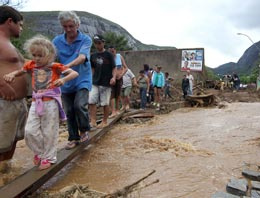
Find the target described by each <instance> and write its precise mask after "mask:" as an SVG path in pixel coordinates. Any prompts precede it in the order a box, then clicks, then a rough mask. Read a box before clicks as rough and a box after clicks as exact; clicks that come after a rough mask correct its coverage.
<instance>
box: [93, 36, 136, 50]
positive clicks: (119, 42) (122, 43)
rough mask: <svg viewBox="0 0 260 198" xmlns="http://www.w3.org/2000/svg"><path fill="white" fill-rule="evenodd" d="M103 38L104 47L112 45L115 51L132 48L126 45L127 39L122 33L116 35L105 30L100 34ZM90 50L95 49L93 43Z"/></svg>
mask: <svg viewBox="0 0 260 198" xmlns="http://www.w3.org/2000/svg"><path fill="white" fill-rule="evenodd" d="M102 36H103V37H104V39H105V41H106V42H105V45H106V46H105V48H108V47H109V46H114V47H115V49H116V50H117V51H126V50H131V49H132V48H131V47H130V46H129V45H128V40H127V39H126V38H125V36H124V35H117V34H116V33H114V32H106V33H105V34H103V35H102ZM91 51H95V47H94V45H92V47H91Z"/></svg>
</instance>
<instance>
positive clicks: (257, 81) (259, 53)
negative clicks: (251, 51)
mask: <svg viewBox="0 0 260 198" xmlns="http://www.w3.org/2000/svg"><path fill="white" fill-rule="evenodd" d="M237 35H242V36H245V37H247V38H248V39H249V41H251V43H253V45H254V46H255V47H256V49H257V51H258V56H259V55H260V48H259V47H258V46H257V45H256V44H255V42H254V41H253V40H252V39H251V38H250V36H248V35H247V34H243V33H237ZM258 67H259V73H258V77H257V79H256V90H258V89H260V65H258Z"/></svg>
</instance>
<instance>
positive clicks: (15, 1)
mask: <svg viewBox="0 0 260 198" xmlns="http://www.w3.org/2000/svg"><path fill="white" fill-rule="evenodd" d="M26 2H27V0H0V5H1V6H2V5H8V6H12V7H14V8H16V9H18V8H21V7H22V6H23V5H24V4H25V3H26Z"/></svg>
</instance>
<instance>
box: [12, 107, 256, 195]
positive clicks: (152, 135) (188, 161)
mask: <svg viewBox="0 0 260 198" xmlns="http://www.w3.org/2000/svg"><path fill="white" fill-rule="evenodd" d="M259 109H260V103H231V104H227V106H226V107H225V108H221V109H219V108H182V109H178V110H176V111H173V112H171V113H169V114H166V115H158V116H156V117H155V118H153V119H152V120H151V121H148V122H146V123H144V124H138V125H137V124H117V125H115V126H114V127H113V128H112V129H111V130H110V131H109V132H108V133H107V134H106V135H105V136H103V137H102V139H101V140H100V141H99V142H98V143H96V144H95V145H93V146H92V147H90V148H89V149H88V150H87V151H86V152H84V153H83V154H82V155H81V156H80V157H79V158H78V159H77V160H75V161H74V162H72V163H71V164H72V165H70V168H67V171H65V172H66V173H65V174H63V176H62V177H60V178H59V179H57V181H56V182H55V183H54V184H52V187H51V188H50V189H48V190H50V191H57V190H60V189H61V188H63V187H65V186H69V185H73V184H75V183H78V184H86V185H88V186H89V187H90V188H91V189H95V190H97V191H102V192H107V193H108V192H112V191H115V190H117V189H121V188H122V187H124V186H126V185H129V184H131V183H133V182H135V181H136V180H138V179H139V178H142V177H143V176H145V175H146V174H148V173H149V172H150V171H152V170H156V173H155V174H153V175H152V176H151V177H149V178H148V179H147V180H146V181H145V182H146V183H149V182H152V181H154V180H156V179H159V180H160V182H159V183H156V184H153V185H151V186H148V187H146V188H144V189H142V190H140V191H139V192H138V196H137V197H142V198H143V197H149V198H150V197H160V198H164V197H165V198H169V197H171V198H177V197H178V198H179V197H187V198H191V197H192V198H204V197H205V198H206V197H211V196H212V194H214V193H215V192H216V191H225V187H226V184H227V182H228V181H229V179H231V178H232V177H236V178H240V177H241V171H242V170H243V169H244V168H246V167H247V166H248V164H251V166H253V165H257V164H260V163H259V159H260V152H259V150H260V149H259V145H260V122H259V120H260V110H259ZM17 152H19V151H17ZM14 160H15V159H14Z"/></svg>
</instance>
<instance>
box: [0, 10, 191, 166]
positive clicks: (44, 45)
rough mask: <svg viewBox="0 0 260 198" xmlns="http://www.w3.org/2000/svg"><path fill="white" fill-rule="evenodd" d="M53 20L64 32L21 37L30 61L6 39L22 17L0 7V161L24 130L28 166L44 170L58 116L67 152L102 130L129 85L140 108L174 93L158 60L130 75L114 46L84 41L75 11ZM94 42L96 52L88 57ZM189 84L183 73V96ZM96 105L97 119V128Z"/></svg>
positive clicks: (125, 99) (52, 153)
mask: <svg viewBox="0 0 260 198" xmlns="http://www.w3.org/2000/svg"><path fill="white" fill-rule="evenodd" d="M58 20H59V21H60V24H61V26H62V28H63V30H64V33H63V34H60V35H57V36H56V37H55V38H54V39H53V40H52V41H50V40H49V39H48V38H46V37H44V36H42V35H36V36H34V37H33V38H31V39H29V40H28V41H26V43H25V45H24V50H25V51H26V52H27V54H28V56H29V57H30V59H31V60H30V61H26V62H25V61H24V59H23V57H22V55H21V54H20V53H19V52H18V51H17V50H15V48H14V46H13V45H12V44H11V41H10V39H11V38H12V37H17V38H18V37H19V36H20V33H21V31H22V27H23V16H22V15H21V14H20V13H19V12H18V11H16V10H15V9H13V8H12V7H9V6H0V43H1V45H0V54H1V57H3V58H1V60H0V67H1V70H0V77H1V78H0V98H1V99H0V109H1V114H0V117H1V119H0V139H1V142H0V161H3V160H7V159H11V158H12V156H13V152H14V150H15V145H16V142H17V141H18V140H19V139H21V138H22V137H23V134H24V137H25V141H26V144H27V145H28V147H29V148H30V149H31V150H32V152H33V153H34V157H33V163H34V164H35V165H36V166H39V170H43V169H47V168H49V167H50V166H51V164H54V163H56V162H57V143H58V135H59V134H58V129H59V120H66V121H67V126H68V133H69V137H68V143H67V145H66V149H72V148H74V147H76V146H77V145H79V144H80V143H84V142H86V141H88V139H89V132H90V130H91V129H95V128H104V127H106V126H107V125H108V118H112V117H114V116H116V115H117V114H118V113H119V112H120V110H129V108H130V94H131V91H132V88H133V87H137V88H138V89H139V93H140V109H145V108H146V106H147V103H150V104H152V105H154V106H155V107H156V108H157V109H158V110H159V109H160V105H161V101H162V99H161V95H164V96H163V97H165V98H166V97H169V98H172V95H171V92H170V87H171V81H172V80H173V79H172V78H170V75H169V73H168V72H165V73H164V72H162V67H161V66H160V65H156V66H155V67H154V68H150V67H149V65H148V64H144V65H143V69H142V70H141V71H140V72H139V74H138V76H137V77H136V76H135V75H134V74H133V72H132V71H131V69H130V68H129V67H128V66H127V64H126V62H125V60H124V58H123V56H121V55H120V54H119V53H117V52H116V49H115V47H114V46H109V47H108V49H105V39H104V38H103V37H102V35H98V34H97V35H95V36H94V37H93V38H90V37H89V36H88V35H86V34H84V33H82V32H81V31H80V30H79V26H80V19H79V17H78V16H77V14H76V13H75V12H72V11H62V12H60V13H59V15H58ZM92 43H94V46H95V48H96V52H95V53H92V54H91V53H90V49H91V46H92ZM25 73H27V74H29V75H30V76H31V89H32V104H31V106H30V109H29V112H28V116H27V114H26V111H27V109H26V105H25V103H24V97H25V96H26V93H27V92H26V80H25V75H24V74H25ZM193 81H194V79H193V76H192V75H191V74H190V72H189V71H188V72H187V75H184V77H183V80H182V89H183V96H184V98H185V97H186V96H187V95H192V86H193ZM98 106H100V107H102V109H103V118H102V122H101V123H100V124H98V125H97V121H96V114H97V107H98ZM21 114H22V115H23V116H21ZM25 115H26V116H25ZM6 120H10V122H6ZM7 133H8V134H7ZM10 134H11V135H10Z"/></svg>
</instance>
